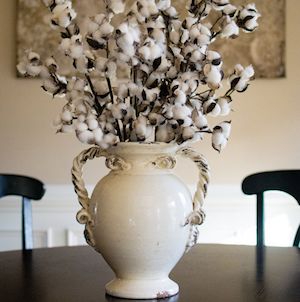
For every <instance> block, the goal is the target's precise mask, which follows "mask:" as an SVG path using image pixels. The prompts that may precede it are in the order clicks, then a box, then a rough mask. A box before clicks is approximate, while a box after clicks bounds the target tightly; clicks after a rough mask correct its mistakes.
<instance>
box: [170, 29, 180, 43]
mask: <svg viewBox="0 0 300 302" xmlns="http://www.w3.org/2000/svg"><path fill="white" fill-rule="evenodd" d="M179 40H180V35H179V33H178V32H177V31H175V30H172V31H171V32H170V41H171V42H172V43H174V44H178V43H179Z"/></svg>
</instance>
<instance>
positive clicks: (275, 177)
mask: <svg viewBox="0 0 300 302" xmlns="http://www.w3.org/2000/svg"><path fill="white" fill-rule="evenodd" d="M273 190H275V191H282V192H285V193H288V194H290V195H291V196H293V197H294V198H295V199H296V200H297V201H298V204H299V205H300V170H282V171H268V172H261V173H256V174H252V175H249V176H247V177H246V178H245V179H244V180H243V182H242V191H243V192H244V193H245V194H247V195H252V194H256V234H257V242H256V244H257V246H258V247H262V246H264V235H265V234H264V192H266V191H273ZM299 241H300V226H299V227H298V230H297V233H296V236H295V239H294V242H293V246H297V247H299Z"/></svg>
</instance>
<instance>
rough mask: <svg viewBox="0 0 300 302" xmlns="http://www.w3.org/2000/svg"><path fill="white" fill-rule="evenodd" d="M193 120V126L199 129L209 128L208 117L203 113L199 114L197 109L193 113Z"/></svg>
mask: <svg viewBox="0 0 300 302" xmlns="http://www.w3.org/2000/svg"><path fill="white" fill-rule="evenodd" d="M192 120H193V124H194V125H195V126H196V127H197V128H198V129H199V130H202V129H205V128H208V122H207V119H206V117H205V116H204V114H203V113H202V112H199V111H198V110H197V109H194V110H193V112H192Z"/></svg>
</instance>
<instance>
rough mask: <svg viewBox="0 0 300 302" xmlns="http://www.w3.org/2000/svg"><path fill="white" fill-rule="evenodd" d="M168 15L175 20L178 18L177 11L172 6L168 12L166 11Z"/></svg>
mask: <svg viewBox="0 0 300 302" xmlns="http://www.w3.org/2000/svg"><path fill="white" fill-rule="evenodd" d="M166 13H167V15H168V16H169V17H171V18H175V17H176V16H177V14H178V13H177V10H176V8H175V7H174V6H171V7H169V8H168V9H167V10H166Z"/></svg>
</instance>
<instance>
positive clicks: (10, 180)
mask: <svg viewBox="0 0 300 302" xmlns="http://www.w3.org/2000/svg"><path fill="white" fill-rule="evenodd" d="M44 194H45V188H44V184H43V183H42V182H41V181H39V180H38V179H35V178H32V177H28V176H23V175H13V174H0V198H1V197H4V196H8V195H16V196H21V197H22V249H23V250H30V249H32V248H33V239H32V213H31V200H40V199H42V197H43V196H44Z"/></svg>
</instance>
